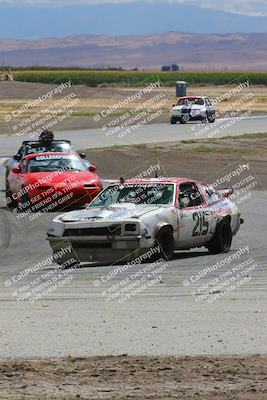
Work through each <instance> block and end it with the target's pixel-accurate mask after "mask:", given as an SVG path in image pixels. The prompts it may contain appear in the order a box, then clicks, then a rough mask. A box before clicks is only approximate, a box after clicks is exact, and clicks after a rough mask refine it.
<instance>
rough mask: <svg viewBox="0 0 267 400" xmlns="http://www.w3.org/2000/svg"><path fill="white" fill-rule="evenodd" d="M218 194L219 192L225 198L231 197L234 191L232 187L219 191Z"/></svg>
mask: <svg viewBox="0 0 267 400" xmlns="http://www.w3.org/2000/svg"><path fill="white" fill-rule="evenodd" d="M217 192H219V193H220V194H221V195H222V196H224V197H230V196H231V195H232V194H233V193H234V189H233V188H232V187H231V188H225V189H217Z"/></svg>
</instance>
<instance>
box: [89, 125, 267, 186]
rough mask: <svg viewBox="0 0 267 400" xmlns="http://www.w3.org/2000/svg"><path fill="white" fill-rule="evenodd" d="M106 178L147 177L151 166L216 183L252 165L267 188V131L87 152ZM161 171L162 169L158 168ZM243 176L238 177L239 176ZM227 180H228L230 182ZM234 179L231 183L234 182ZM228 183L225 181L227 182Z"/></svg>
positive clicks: (167, 173) (251, 167)
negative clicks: (238, 135) (242, 167)
mask: <svg viewBox="0 0 267 400" xmlns="http://www.w3.org/2000/svg"><path fill="white" fill-rule="evenodd" d="M85 152H86V154H87V157H88V159H89V160H90V161H91V162H92V163H94V164H95V165H96V166H97V168H98V172H99V173H100V175H101V176H102V177H105V178H110V179H118V178H119V177H120V176H124V177H125V178H133V177H136V176H137V175H140V174H143V175H142V176H143V177H154V176H155V169H154V170H153V171H152V174H150V175H147V176H145V175H144V173H146V172H147V171H148V170H149V168H150V169H151V166H154V167H155V166H156V165H157V164H159V166H160V174H162V175H164V176H176V177H177V176H179V177H185V178H195V179H200V180H204V181H208V182H214V181H215V180H216V179H218V178H219V177H224V176H225V175H226V174H228V173H231V171H233V170H235V169H236V168H238V166H239V165H243V164H248V168H249V169H248V170H247V175H248V174H254V175H255V177H256V179H257V181H258V185H257V186H256V187H255V188H254V190H265V188H266V187H267V170H266V162H267V133H266V134H252V135H243V136H240V137H236V138H232V137H229V138H224V139H214V140H212V139H208V140H202V141H201V142H200V141H197V140H188V141H182V142H173V143H158V144H156V145H153V144H151V145H150V144H149V145H143V144H142V145H136V146H113V147H111V148H107V149H90V150H86V151H85ZM157 172H158V173H159V171H157ZM238 178H239V177H237V179H238ZM226 183H227V182H226ZM233 183H234V181H233V180H232V181H231V182H230V184H233ZM223 186H225V184H224V185H223Z"/></svg>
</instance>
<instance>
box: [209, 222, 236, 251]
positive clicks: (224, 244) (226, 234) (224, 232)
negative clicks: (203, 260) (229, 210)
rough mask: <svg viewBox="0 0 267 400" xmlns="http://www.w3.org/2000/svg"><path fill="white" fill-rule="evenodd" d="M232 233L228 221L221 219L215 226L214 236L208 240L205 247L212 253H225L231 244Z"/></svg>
mask: <svg viewBox="0 0 267 400" xmlns="http://www.w3.org/2000/svg"><path fill="white" fill-rule="evenodd" d="M232 239H233V233H232V229H231V225H230V222H229V221H228V220H223V221H222V222H220V223H219V225H218V226H217V228H216V232H215V234H214V237H213V238H212V239H211V241H210V242H209V244H208V246H207V248H208V250H209V252H210V253H212V254H219V253H227V252H228V251H229V250H230V248H231V244H232Z"/></svg>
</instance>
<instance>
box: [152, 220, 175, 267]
mask: <svg viewBox="0 0 267 400" xmlns="http://www.w3.org/2000/svg"><path fill="white" fill-rule="evenodd" d="M158 246H159V247H160V252H159V254H158V258H164V260H167V261H168V260H171V259H172V258H173V253H174V239H173V233H172V230H171V229H170V228H168V227H166V228H162V229H160V231H159V232H158V233H157V235H156V243H155V247H158Z"/></svg>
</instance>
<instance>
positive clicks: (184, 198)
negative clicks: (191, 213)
mask: <svg viewBox="0 0 267 400" xmlns="http://www.w3.org/2000/svg"><path fill="white" fill-rule="evenodd" d="M179 202H180V204H183V207H185V208H188V207H198V206H200V205H201V204H203V199H202V196H201V194H200V191H199V190H198V187H197V185H196V184H195V183H194V182H188V183H182V184H181V185H180V194H179Z"/></svg>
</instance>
